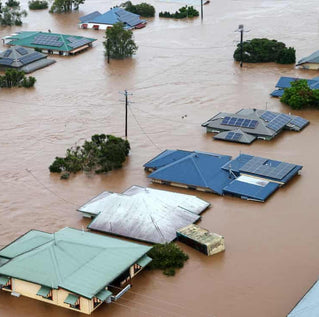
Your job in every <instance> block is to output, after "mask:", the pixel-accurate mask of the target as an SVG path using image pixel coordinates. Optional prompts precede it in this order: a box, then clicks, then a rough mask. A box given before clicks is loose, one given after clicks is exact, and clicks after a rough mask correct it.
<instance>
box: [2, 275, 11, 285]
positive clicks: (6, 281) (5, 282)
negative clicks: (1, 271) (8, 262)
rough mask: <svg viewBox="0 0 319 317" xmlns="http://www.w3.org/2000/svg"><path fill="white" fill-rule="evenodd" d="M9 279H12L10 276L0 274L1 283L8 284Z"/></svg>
mask: <svg viewBox="0 0 319 317" xmlns="http://www.w3.org/2000/svg"><path fill="white" fill-rule="evenodd" d="M9 279H10V277H7V276H1V275H0V285H6V284H7V283H8V281H9Z"/></svg>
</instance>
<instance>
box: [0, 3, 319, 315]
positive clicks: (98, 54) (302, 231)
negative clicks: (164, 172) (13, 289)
mask: <svg viewBox="0 0 319 317" xmlns="http://www.w3.org/2000/svg"><path fill="white" fill-rule="evenodd" d="M118 3H120V2H116V1H108V2H106V1H105V2H104V1H90V0H86V3H85V4H84V5H82V6H81V9H80V11H79V12H74V13H71V14H62V15H58V14H56V15H50V14H49V13H48V12H47V11H46V10H44V11H41V12H29V16H28V17H27V18H26V19H25V23H24V24H23V28H21V27H1V28H0V36H1V37H2V36H5V35H9V34H11V33H13V32H14V31H18V30H42V31H47V29H51V30H52V31H53V32H61V33H66V34H78V35H84V36H88V37H94V38H97V39H98V40H97V41H96V42H95V44H94V47H93V48H92V49H90V50H88V51H86V52H84V53H83V54H80V55H78V56H74V57H54V58H55V59H56V60H57V63H56V64H54V65H52V66H49V67H47V68H45V69H42V70H39V71H37V72H35V73H33V74H32V75H33V76H35V77H36V78H37V83H36V86H35V88H34V89H29V90H27V89H23V88H19V89H10V90H6V89H2V90H0V130H1V134H0V153H1V156H0V160H1V164H0V179H1V182H0V245H6V244H8V243H10V242H11V241H13V240H14V239H16V238H17V237H19V236H20V235H22V234H23V233H25V232H26V231H28V230H30V229H32V228H33V229H39V230H45V231H48V232H53V231H56V230H59V229H61V228H63V227H65V226H70V227H75V228H82V227H84V228H85V227H86V225H87V224H88V220H87V219H82V217H81V214H79V213H77V212H76V208H77V207H78V206H80V205H81V204H83V203H84V202H86V201H87V200H89V199H90V198H91V197H92V196H94V195H96V194H98V193H100V192H101V191H103V190H111V191H115V192H121V191H123V190H125V189H126V188H128V187H129V186H131V185H133V184H137V185H142V186H152V187H154V188H159V189H167V190H175V191H178V192H183V193H188V194H196V195H197V196H199V197H200V198H203V199H205V200H207V201H209V202H210V203H211V204H212V207H211V208H210V209H208V210H207V211H206V212H204V214H203V217H202V220H201V222H200V225H201V226H203V227H205V228H208V229H209V230H211V231H214V232H217V233H219V234H222V235H224V236H225V241H226V252H224V253H223V254H219V255H215V256H213V257H206V256H205V255H202V254H201V253H198V252H197V251H194V250H192V249H191V248H189V247H188V246H185V245H182V244H180V243H179V245H180V246H181V247H182V248H183V249H184V250H185V251H186V252H187V253H188V254H189V256H190V259H189V261H188V262H187V263H186V265H185V267H184V268H183V269H182V270H180V271H179V272H178V273H177V274H176V276H175V277H169V278H168V277H166V276H164V275H163V274H162V273H161V272H150V271H145V272H143V274H141V275H140V276H138V277H137V278H136V279H135V280H133V285H134V286H133V289H132V290H131V291H129V292H128V293H127V294H125V295H124V296H123V297H122V298H121V299H120V300H119V301H118V302H116V303H115V304H112V305H106V304H104V305H103V306H102V307H100V308H99V309H98V310H97V311H96V312H94V313H93V316H118V317H121V316H134V317H135V316H142V317H144V316H167V317H170V316H172V317H173V316H177V317H178V316H201V317H256V316H258V317H283V316H286V314H287V313H288V312H289V311H290V310H291V309H292V308H293V306H294V305H295V303H296V302H297V301H298V300H299V299H300V298H301V297H302V296H303V294H304V293H305V292H306V290H307V289H308V288H309V287H310V286H311V285H312V284H313V283H314V282H315V280H316V279H317V278H318V275H319V252H318V247H319V231H318V221H319V210H318V189H317V188H318V176H319V175H318V168H317V166H318V163H317V162H318V154H319V153H318V152H319V150H318V145H317V144H318V143H317V142H318V139H317V136H318V133H319V112H317V111H315V110H306V111H301V112H297V111H293V113H294V114H299V115H301V116H304V117H305V118H307V119H309V120H310V121H311V124H310V126H308V127H307V128H306V129H305V130H304V131H302V132H301V133H294V132H288V131H287V132H284V133H282V134H281V135H280V136H279V137H277V138H276V139H275V140H273V141H270V142H266V141H256V142H254V143H253V144H252V145H250V146H247V145H240V144H231V143H226V142H218V141H212V138H211V137H212V135H210V134H209V135H208V134H206V133H205V131H204V129H203V128H202V127H201V126H200V124H201V123H202V122H204V121H206V120H207V119H208V118H210V117H212V116H213V115H215V114H216V113H218V112H219V111H238V110H239V109H241V108H242V107H251V108H266V107H267V108H268V109H269V110H274V111H282V112H286V113H288V112H289V111H291V110H290V109H289V108H288V107H287V106H285V105H282V104H281V103H280V102H279V100H277V99H272V98H270V96H269V93H270V92H271V91H272V90H273V88H274V85H275V83H276V82H277V80H278V78H279V77H280V76H281V75H285V76H296V77H307V78H311V77H314V76H319V72H316V71H304V70H298V69H295V68H294V67H293V66H291V65H288V66H282V65H276V64H259V65H247V64H244V67H243V68H242V69H240V68H239V66H238V64H237V63H235V62H234V61H233V59H232V53H233V51H234V48H235V46H236V44H237V41H238V40H239V33H235V32H234V30H235V29H236V28H237V27H238V25H239V24H244V25H245V29H246V30H250V32H247V33H245V34H244V37H245V39H248V38H254V37H267V38H275V39H277V40H279V41H284V42H285V43H286V44H287V45H288V46H294V47H295V48H296V50H297V59H299V58H301V57H303V56H306V55H309V54H310V53H312V52H313V51H315V50H317V49H318V46H317V45H316V43H317V41H318V36H319V19H318V5H317V1H315V0H305V1H293V0H233V1H232V0H214V1H211V3H210V4H208V5H206V6H205V7H204V21H203V23H201V21H200V18H197V19H194V20H191V19H189V20H186V21H174V20H166V19H159V18H158V17H156V18H154V19H150V21H149V23H148V25H147V27H146V28H144V29H142V30H137V31H134V35H135V39H136V42H137V44H138V46H139V49H138V52H137V55H136V56H135V57H134V58H133V59H127V60H123V61H115V60H111V63H110V64H109V65H108V64H107V63H106V61H105V58H104V49H103V44H102V41H103V38H104V34H103V31H93V30H80V29H78V27H77V22H78V17H79V16H82V15H85V14H88V13H90V12H92V11H94V10H99V11H102V12H104V11H106V10H108V9H109V8H110V7H111V6H113V5H115V4H118ZM151 3H153V4H154V5H155V7H156V9H157V12H159V11H161V10H171V11H173V10H176V9H178V8H179V7H180V6H181V4H180V3H177V2H175V3H169V2H161V1H152V2H151ZM23 7H26V1H24V2H23ZM198 9H199V8H198ZM1 49H2V48H1V47H0V50H1ZM124 89H128V91H129V93H132V94H133V95H130V96H129V99H130V101H132V103H131V104H130V106H129V116H128V121H129V126H128V136H129V141H130V143H131V147H132V151H131V152H130V156H129V158H128V160H127V163H126V164H125V166H124V168H123V169H121V170H118V171H113V172H110V173H108V174H107V175H85V174H77V175H76V176H72V177H71V178H70V179H69V180H67V181H62V180H60V179H59V177H58V176H57V175H50V173H49V171H48V166H49V165H50V164H51V162H52V161H53V159H54V157H55V156H57V155H59V156H61V155H63V154H64V152H65V150H66V148H68V147H70V146H72V145H74V144H75V143H77V144H81V143H82V142H83V141H84V140H85V139H88V138H90V136H91V135H93V134H95V133H107V134H114V135H117V136H123V135H124V114H125V112H124V102H123V96H122V95H121V94H119V92H121V91H123V90H124ZM167 148H169V149H177V148H178V149H187V150H200V151H209V152H216V153H221V154H229V155H233V156H237V155H238V154H239V153H240V152H242V153H248V154H255V155H260V156H265V157H270V158H273V159H279V160H284V161H288V162H292V163H297V164H301V165H303V166H304V168H303V170H302V174H301V176H298V177H296V178H295V179H294V180H293V181H292V182H291V183H289V184H288V185H287V186H285V187H284V188H281V189H280V190H278V192H276V193H275V194H274V195H273V196H272V197H271V198H270V199H269V200H268V201H267V202H266V203H264V204H262V203H254V202H247V201H243V200H240V199H237V198H231V197H220V196H217V195H213V194H205V193H200V192H192V191H188V190H181V189H176V188H171V187H167V186H160V185H151V184H150V182H149V180H148V179H147V178H146V174H145V172H144V170H143V167H142V165H143V164H144V163H145V162H146V161H148V160H150V159H151V158H153V157H154V156H155V155H157V154H158V153H159V152H160V151H162V150H165V149H167ZM0 316H1V317H13V316H24V317H29V316H30V317H31V316H32V317H41V316H46V317H57V316H59V317H64V316H80V314H78V313H75V312H71V311H67V310H64V309H62V308H58V307H55V306H53V305H48V304H45V303H41V302H37V301H35V300H31V299H28V298H25V297H20V298H15V297H13V296H10V294H7V293H5V292H1V294H0Z"/></svg>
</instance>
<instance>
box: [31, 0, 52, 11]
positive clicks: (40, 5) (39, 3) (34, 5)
mask: <svg viewBox="0 0 319 317" xmlns="http://www.w3.org/2000/svg"><path fill="white" fill-rule="evenodd" d="M28 4H29V9H30V10H42V9H47V8H48V6H49V4H48V2H47V1H45V0H31V1H29V2H28Z"/></svg>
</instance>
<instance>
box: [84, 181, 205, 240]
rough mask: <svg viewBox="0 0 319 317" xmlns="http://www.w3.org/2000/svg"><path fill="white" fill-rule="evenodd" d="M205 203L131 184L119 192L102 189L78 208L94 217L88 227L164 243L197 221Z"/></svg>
mask: <svg viewBox="0 0 319 317" xmlns="http://www.w3.org/2000/svg"><path fill="white" fill-rule="evenodd" d="M209 206H210V204H209V203H208V202H206V201H204V200H202V199H199V198H197V197H196V196H192V195H184V194H179V193H174V192H169V191H164V190H157V189H152V188H145V187H140V186H132V187H130V188H129V189H127V190H126V191H124V192H123V193H122V194H117V193H113V192H107V191H106V192H103V193H101V194H99V195H98V196H96V197H94V198H93V199H91V200H90V201H89V202H87V203H86V204H84V205H83V206H81V207H80V208H79V209H78V211H80V212H82V213H83V216H85V217H92V218H93V217H94V219H93V221H92V222H91V223H90V224H89V225H88V228H89V229H91V230H97V231H101V232H106V233H110V234H115V235H119V236H124V237H127V238H132V239H136V240H141V241H146V242H151V243H166V242H171V241H173V240H174V239H175V238H176V230H177V229H179V228H181V227H183V226H186V225H189V224H191V223H194V222H196V221H198V220H199V219H200V214H201V213H202V212H203V211H204V210H205V209H206V208H208V207H209Z"/></svg>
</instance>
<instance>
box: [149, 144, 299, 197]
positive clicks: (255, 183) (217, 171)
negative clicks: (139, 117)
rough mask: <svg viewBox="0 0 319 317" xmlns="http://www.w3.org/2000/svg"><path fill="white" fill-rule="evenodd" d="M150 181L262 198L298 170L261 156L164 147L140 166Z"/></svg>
mask: <svg viewBox="0 0 319 317" xmlns="http://www.w3.org/2000/svg"><path fill="white" fill-rule="evenodd" d="M144 168H145V170H146V171H149V172H151V174H150V175H148V177H149V178H151V179H152V182H154V183H159V184H165V185H171V186H177V187H182V188H189V189H196V190H199V191H204V192H209V193H215V194H219V195H231V196H236V197H240V198H242V199H247V200H254V201H261V202H263V201H265V200H266V199H267V198H268V197H269V196H270V195H271V194H272V193H274V192H275V191H276V190H277V189H278V188H279V187H280V186H283V185H285V184H286V183H287V182H288V181H289V180H291V179H292V178H293V177H294V176H295V175H297V174H298V172H299V171H300V170H301V169H302V166H301V165H295V164H290V163H285V162H281V161H275V160H272V159H267V158H263V157H257V156H252V155H248V154H240V155H239V156H238V157H236V158H235V159H232V158H231V157H230V156H228V155H221V154H215V153H206V152H198V151H183V150H166V151H164V152H162V153H160V154H159V155H158V156H156V157H155V158H153V159H152V160H150V161H149V162H147V163H146V164H145V165H144Z"/></svg>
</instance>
